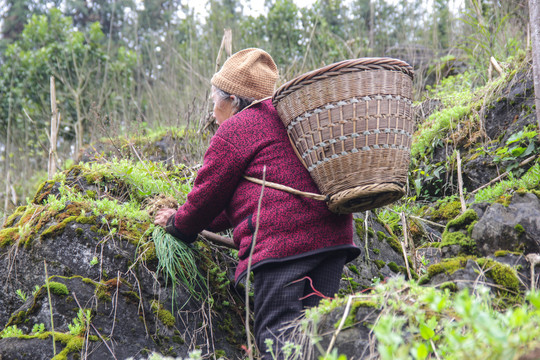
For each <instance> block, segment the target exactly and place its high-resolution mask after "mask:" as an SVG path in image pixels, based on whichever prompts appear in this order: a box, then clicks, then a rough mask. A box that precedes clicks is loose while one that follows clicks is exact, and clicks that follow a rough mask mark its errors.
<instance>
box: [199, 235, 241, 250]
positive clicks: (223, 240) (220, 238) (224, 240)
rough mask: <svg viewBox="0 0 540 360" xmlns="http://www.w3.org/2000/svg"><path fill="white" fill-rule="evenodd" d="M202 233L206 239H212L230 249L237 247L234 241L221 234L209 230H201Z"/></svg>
mask: <svg viewBox="0 0 540 360" xmlns="http://www.w3.org/2000/svg"><path fill="white" fill-rule="evenodd" d="M200 235H201V236H202V237H204V238H205V239H206V240H208V241H211V242H213V243H215V244H217V245H223V246H226V247H228V248H230V249H236V245H235V244H234V241H233V240H232V239H230V238H227V237H225V236H221V235H218V234H215V233H213V232H211V231H207V230H203V231H201V233H200Z"/></svg>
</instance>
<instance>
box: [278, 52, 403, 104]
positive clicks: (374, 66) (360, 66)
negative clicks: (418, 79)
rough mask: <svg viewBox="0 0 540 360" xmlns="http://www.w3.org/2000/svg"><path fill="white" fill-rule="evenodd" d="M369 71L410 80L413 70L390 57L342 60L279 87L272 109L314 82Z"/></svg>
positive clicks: (401, 61)
mask: <svg viewBox="0 0 540 360" xmlns="http://www.w3.org/2000/svg"><path fill="white" fill-rule="evenodd" d="M369 70H390V71H399V72H402V73H404V74H405V75H408V76H410V78H411V79H412V78H413V76H414V70H413V68H412V66H411V65H409V64H408V63H406V62H405V61H403V60H399V59H394V58H390V57H364V58H357V59H348V60H342V61H338V62H336V63H333V64H330V65H326V66H323V67H322V68H319V69H316V70H312V71H309V72H307V73H305V74H302V75H300V76H297V77H295V78H294V79H292V80H290V81H288V82H286V83H285V84H283V85H281V86H280V87H279V88H278V89H277V90H276V91H275V92H274V95H273V96H272V103H273V105H274V107H277V104H278V102H279V101H280V100H281V99H283V98H284V97H285V96H287V95H289V94H290V93H292V92H294V91H296V90H297V89H298V88H299V87H302V86H305V85H309V84H311V83H313V82H315V81H318V80H320V79H321V78H329V77H333V76H338V75H340V74H342V73H349V72H355V71H369Z"/></svg>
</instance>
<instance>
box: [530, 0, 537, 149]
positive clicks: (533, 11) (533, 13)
mask: <svg viewBox="0 0 540 360" xmlns="http://www.w3.org/2000/svg"><path fill="white" fill-rule="evenodd" d="M529 19H530V26H531V41H532V59H533V74H534V97H535V102H534V103H535V105H536V121H537V122H538V128H539V134H538V138H539V139H540V0H529Z"/></svg>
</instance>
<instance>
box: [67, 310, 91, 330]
mask: <svg viewBox="0 0 540 360" xmlns="http://www.w3.org/2000/svg"><path fill="white" fill-rule="evenodd" d="M91 314H92V312H91V311H90V310H89V309H86V310H83V309H79V311H78V312H77V317H76V318H75V319H73V324H68V329H69V333H70V334H71V335H75V336H79V335H82V334H84V333H85V332H86V329H88V326H89V325H90V319H91Z"/></svg>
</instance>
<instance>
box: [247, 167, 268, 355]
mask: <svg viewBox="0 0 540 360" xmlns="http://www.w3.org/2000/svg"><path fill="white" fill-rule="evenodd" d="M262 180H263V183H262V187H261V195H260V196H259V203H258V204H257V219H256V221H255V232H254V233H253V241H252V243H251V249H250V251H249V258H248V264H247V272H246V274H247V276H246V290H245V291H246V299H245V303H246V335H247V342H248V351H247V352H248V356H249V359H250V360H253V345H252V344H251V336H250V334H249V273H250V272H251V260H252V259H253V252H254V251H255V244H256V243H257V234H258V233H259V218H260V215H261V204H262V198H263V194H264V187H265V181H266V165H265V166H264V167H263V174H262ZM259 350H260V351H262V349H259Z"/></svg>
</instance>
